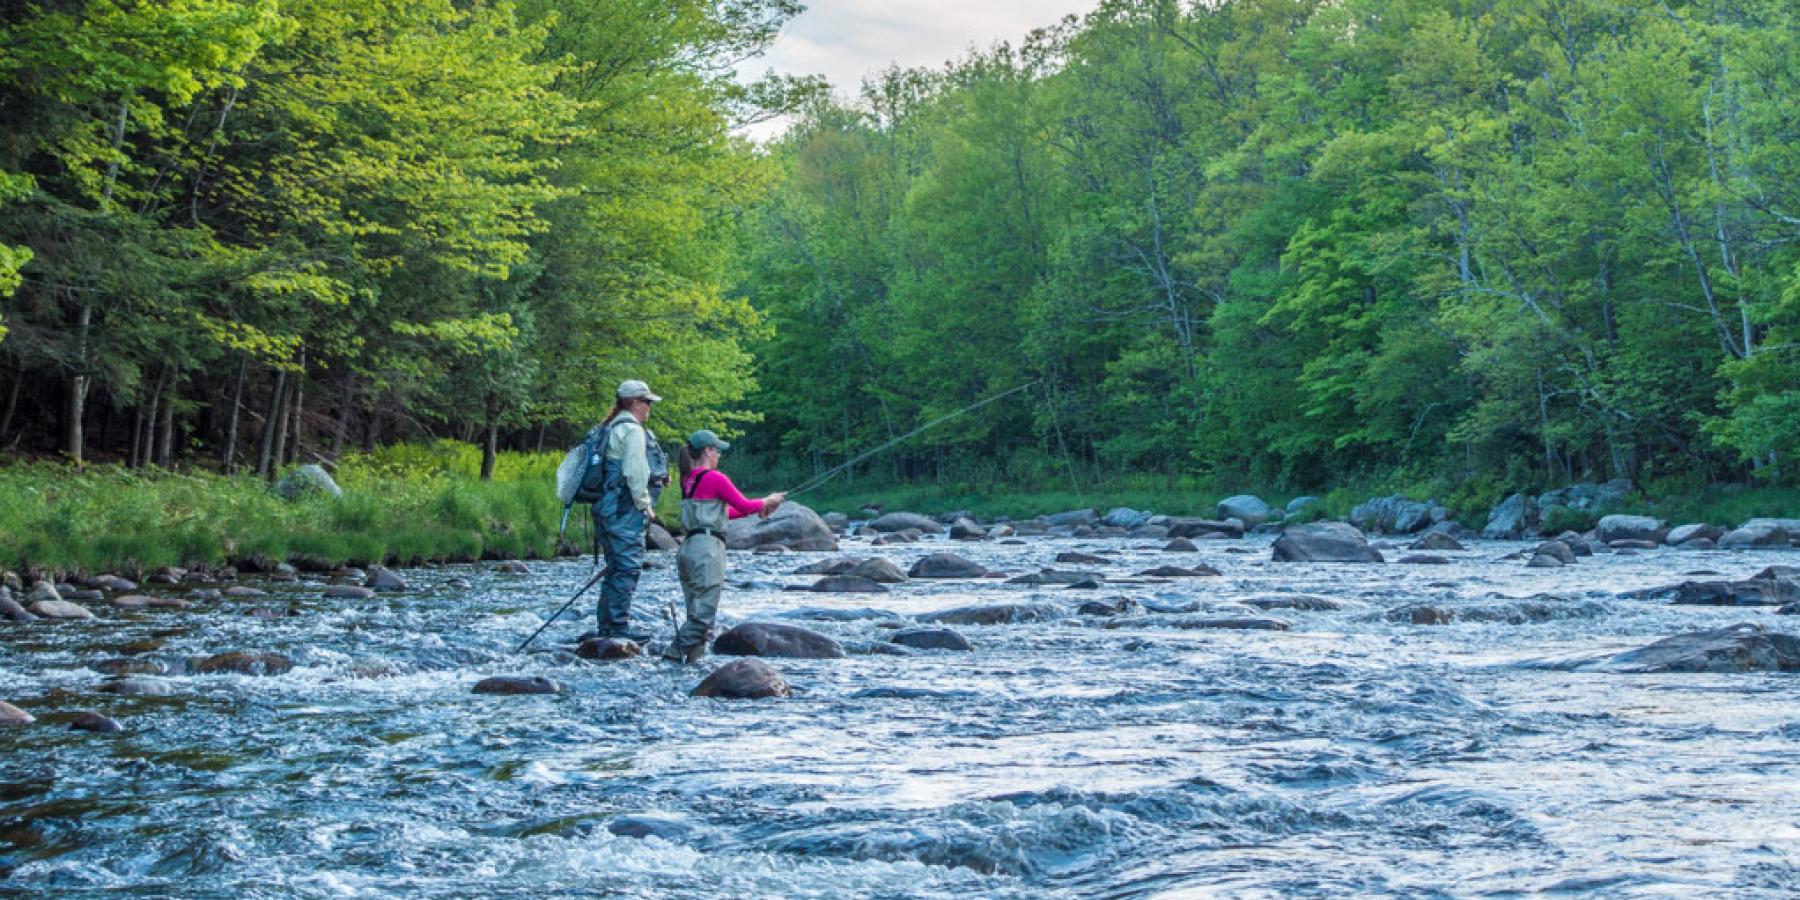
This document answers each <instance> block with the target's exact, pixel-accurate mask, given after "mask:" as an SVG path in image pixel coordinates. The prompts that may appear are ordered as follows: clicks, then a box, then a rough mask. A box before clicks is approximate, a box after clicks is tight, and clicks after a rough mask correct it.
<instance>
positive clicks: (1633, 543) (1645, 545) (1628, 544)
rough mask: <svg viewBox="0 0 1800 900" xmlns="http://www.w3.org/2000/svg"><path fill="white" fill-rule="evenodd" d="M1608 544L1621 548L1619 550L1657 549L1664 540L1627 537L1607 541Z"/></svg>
mask: <svg viewBox="0 0 1800 900" xmlns="http://www.w3.org/2000/svg"><path fill="white" fill-rule="evenodd" d="M1606 546H1608V547H1611V548H1612V549H1614V550H1619V551H1624V550H1655V549H1656V548H1658V547H1661V546H1662V542H1661V541H1640V540H1637V539H1635V538H1626V539H1624V540H1618V541H1610V542H1608V543H1607V545H1606Z"/></svg>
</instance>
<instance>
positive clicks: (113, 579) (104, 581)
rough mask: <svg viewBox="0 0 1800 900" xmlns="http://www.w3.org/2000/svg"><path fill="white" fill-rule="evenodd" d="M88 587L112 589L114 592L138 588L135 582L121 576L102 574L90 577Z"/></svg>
mask: <svg viewBox="0 0 1800 900" xmlns="http://www.w3.org/2000/svg"><path fill="white" fill-rule="evenodd" d="M88 587H91V588H97V589H99V590H102V591H112V592H114V593H121V592H130V591H135V590H137V589H138V586H137V584H136V583H135V582H132V581H129V580H127V579H124V578H120V577H119V576H117V575H101V576H100V577H98V578H93V579H89V581H88Z"/></svg>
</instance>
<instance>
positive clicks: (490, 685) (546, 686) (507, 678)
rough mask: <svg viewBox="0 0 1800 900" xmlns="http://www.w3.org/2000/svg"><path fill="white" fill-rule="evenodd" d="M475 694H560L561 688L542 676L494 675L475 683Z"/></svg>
mask: <svg viewBox="0 0 1800 900" xmlns="http://www.w3.org/2000/svg"><path fill="white" fill-rule="evenodd" d="M472 690H473V692H474V693H477V694H503V695H527V694H560V693H562V690H563V687H562V685H560V684H557V683H556V682H555V681H552V680H550V679H548V678H545V677H544V676H542V675H495V676H493V677H491V678H483V679H481V680H480V681H477V682H475V687H474V688H473V689H472Z"/></svg>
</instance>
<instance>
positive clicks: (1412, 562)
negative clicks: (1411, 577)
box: [1394, 553, 1450, 566]
mask: <svg viewBox="0 0 1800 900" xmlns="http://www.w3.org/2000/svg"><path fill="white" fill-rule="evenodd" d="M1394 562H1395V563H1396V564H1398V565H1402V566H1447V565H1449V564H1450V560H1448V559H1445V558H1444V557H1442V556H1433V555H1431V554H1429V553H1408V554H1407V555H1405V556H1402V557H1400V558H1399V559H1397V560H1394Z"/></svg>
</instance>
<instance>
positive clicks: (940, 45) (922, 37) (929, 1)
mask: <svg viewBox="0 0 1800 900" xmlns="http://www.w3.org/2000/svg"><path fill="white" fill-rule="evenodd" d="M1097 5H1099V0H810V2H809V3H808V4H807V10H806V12H803V13H801V14H800V15H799V16H798V17H796V18H795V19H794V20H793V21H792V22H789V23H788V26H787V27H786V28H784V29H782V32H781V37H780V38H778V39H776V41H775V45H774V46H773V47H772V48H770V50H769V53H768V55H767V56H764V57H763V58H761V59H756V60H751V61H750V62H748V63H745V64H744V66H743V67H742V69H741V75H742V76H743V77H744V78H746V79H754V78H756V77H758V76H760V75H762V74H763V73H764V72H767V71H768V70H770V69H774V70H775V71H777V72H782V73H785V74H790V75H824V76H825V77H826V78H829V79H830V80H831V84H832V88H833V89H834V90H836V91H837V93H838V94H839V95H840V96H846V97H849V96H855V94H856V91H857V88H858V87H859V86H860V85H861V84H862V79H863V76H865V75H867V74H869V73H871V72H875V71H879V70H881V69H884V68H887V66H888V65H889V64H890V63H898V64H899V65H901V66H904V67H908V68H912V67H917V66H932V67H936V66H940V65H942V64H943V63H945V62H947V61H949V60H952V59H956V58H958V57H960V56H962V55H963V54H964V53H965V52H966V51H967V50H968V49H969V48H971V47H976V48H984V47H987V46H989V45H990V44H993V43H994V42H996V41H1002V40H1004V41H1008V42H1010V43H1012V44H1014V45H1015V46H1016V45H1017V44H1018V43H1019V42H1020V41H1021V40H1022V39H1023V38H1024V37H1025V35H1026V34H1027V33H1029V32H1030V31H1031V30H1032V29H1034V28H1042V27H1044V26H1046V25H1053V24H1055V23H1056V22H1057V21H1058V20H1059V19H1061V18H1062V17H1063V16H1065V15H1068V14H1070V13H1085V12H1088V11H1089V10H1092V9H1093V8H1094V7H1095V6H1097ZM780 128H781V126H779V125H775V126H771V127H766V128H759V129H756V131H755V132H754V133H755V134H756V136H758V137H767V136H768V133H771V132H773V131H779V130H780Z"/></svg>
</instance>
